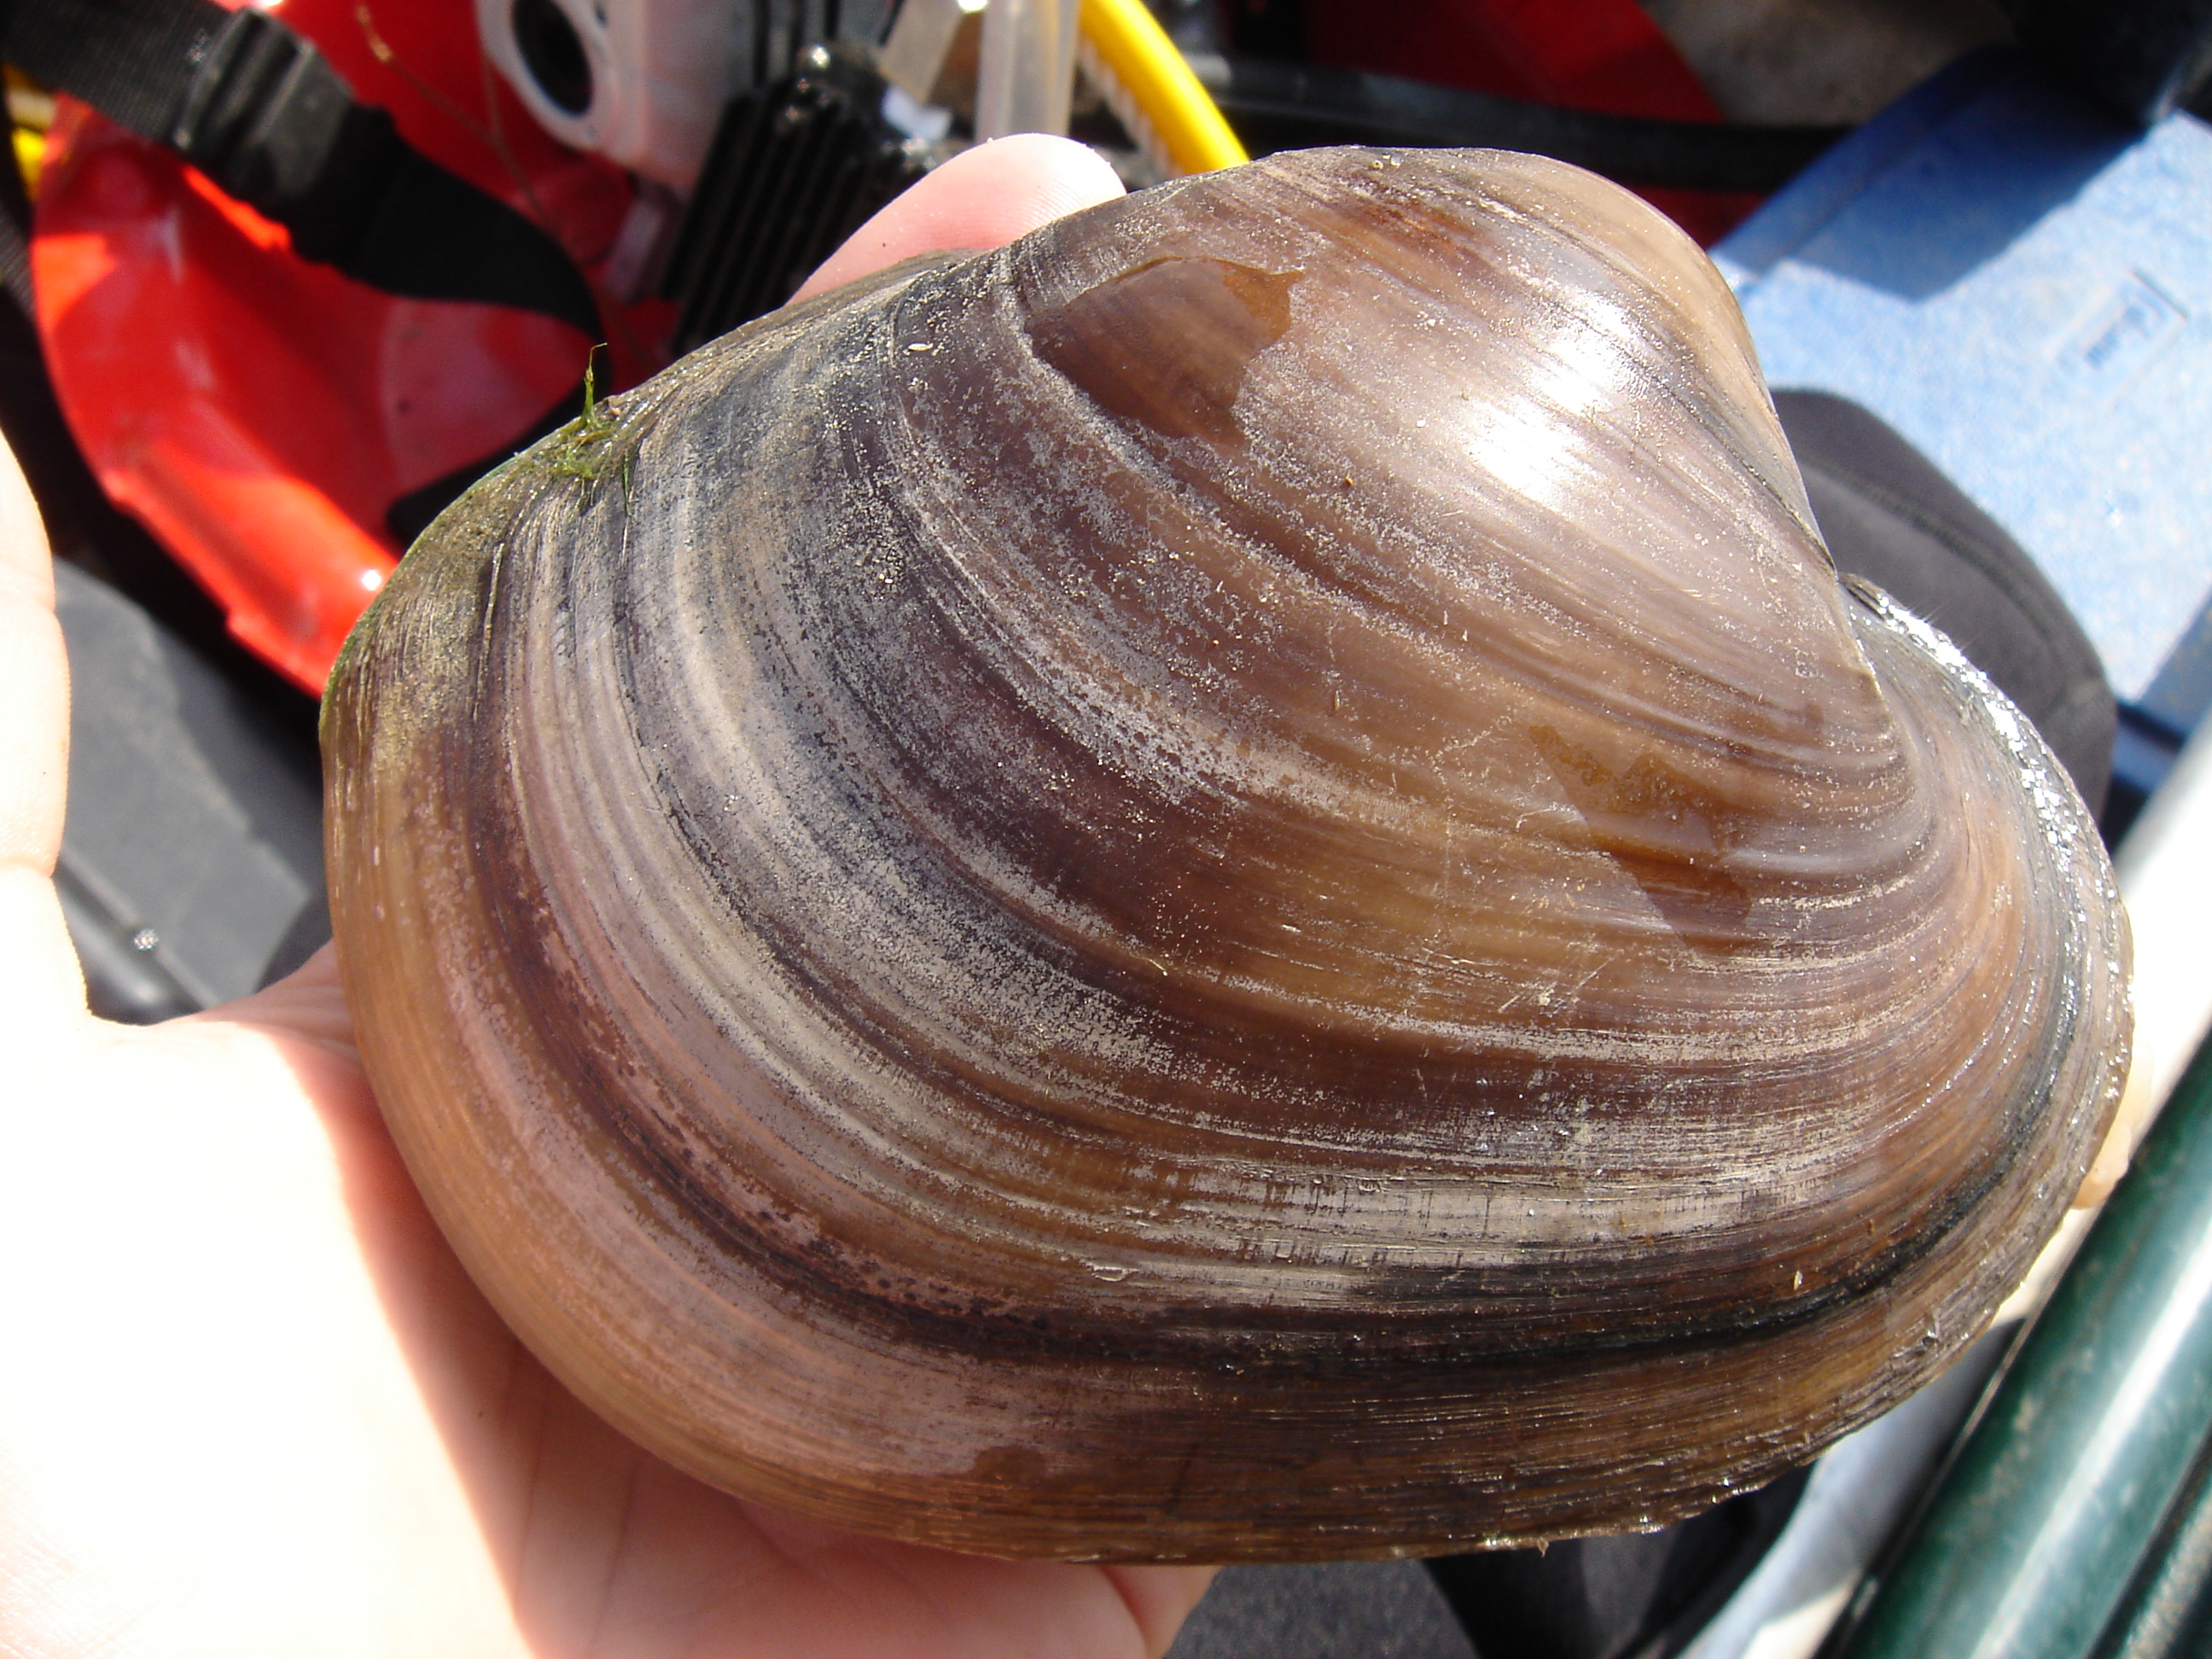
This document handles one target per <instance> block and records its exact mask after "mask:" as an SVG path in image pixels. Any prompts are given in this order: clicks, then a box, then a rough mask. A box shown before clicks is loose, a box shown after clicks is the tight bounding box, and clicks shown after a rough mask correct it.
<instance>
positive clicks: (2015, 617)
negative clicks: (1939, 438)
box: [1774, 392, 2117, 812]
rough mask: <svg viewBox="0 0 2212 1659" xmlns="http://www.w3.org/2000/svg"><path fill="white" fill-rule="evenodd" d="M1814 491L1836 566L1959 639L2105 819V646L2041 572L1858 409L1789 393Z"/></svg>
mask: <svg viewBox="0 0 2212 1659" xmlns="http://www.w3.org/2000/svg"><path fill="white" fill-rule="evenodd" d="M1774 407H1775V410H1776V412H1777V413H1778V414H1779V415H1780V416H1781V417H1782V427H1783V430H1784V432H1785V433H1786V434H1787V435H1789V439H1790V447H1791V448H1792V449H1793V450H1795V451H1796V456H1797V465H1798V468H1799V470H1800V471H1802V473H1803V474H1804V477H1805V493H1806V495H1808V497H1809V498H1810V499H1811V501H1812V503H1813V513H1814V517H1816V518H1817V519H1818V520H1820V533H1821V535H1822V537H1823V538H1825V539H1826V542H1827V544H1828V550H1829V551H1830V552H1831V553H1832V554H1833V555H1834V556H1835V560H1836V568H1838V570H1840V571H1842V572H1843V573H1844V574H1847V575H1853V576H1861V577H1863V578H1865V579H1866V580H1869V581H1870V582H1872V583H1874V584H1875V586H1877V587H1880V588H1881V589H1882V590H1883V591H1884V592H1887V593H1888V594H1889V595H1890V596H1891V597H1892V598H1893V599H1897V600H1898V601H1899V603H1900V604H1902V605H1904V606H1905V608H1906V609H1907V610H1908V611H1912V612H1913V613H1914V614H1916V615H1917V616H1920V617H1925V618H1926V619H1927V620H1928V621H1929V622H1931V623H1934V624H1935V625H1936V627H1937V628H1940V629H1942V630H1943V632H1944V633H1946V634H1948V635H1950V637H1951V639H1952V641H1954V643H1955V644H1956V645H1957V646H1958V647H1959V648H1960V650H1961V651H1963V652H1965V653H1966V656H1967V658H1968V659H1969V660H1971V661H1972V663H1973V664H1974V665H1975V666H1976V667H1978V668H1979V669H1980V670H1981V671H1983V672H1984V674H1987V675H1988V676H1989V677H1990V678H1991V679H1992V680H1994V681H1996V684H1997V685H1998V687H1999V688H2000V689H2001V690H2003V692H2004V694H2005V695H2006V696H2008V697H2010V698H2011V699H2012V700H2013V702H2015V704H2017V705H2018V706H2019V708H2020V710H2021V713H2022V714H2026V715H2027V717H2028V719H2029V720H2033V722H2034V723H2035V727H2036V730H2037V731H2039V732H2041V733H2042V734H2043V740H2044V741H2045V743H2047V744H2050V745H2051V749H2052V750H2053V751H2054V752H2056V753H2057V757H2058V758H2059V761H2060V762H2061V763H2063V765H2064V766H2065V768H2066V769H2067V771H2068V773H2069V774H2070V775H2072V777H2073V779H2074V783H2075V787H2076V788H2078V789H2079V790H2081V798H2082V799H2083V800H2085V801H2086V802H2087V803H2088V805H2089V810H2090V811H2092V812H2096V811H2102V810H2103V806H2104V802H2105V794H2106V789H2107V787H2109V785H2110V783H2111V780H2112V734H2113V729H2114V726H2115V724H2116V718H2117V711H2116V708H2115V704H2114V702H2113V698H2112V686H2111V685H2110V684H2108V683H2107V682H2106V678H2105V671H2104V667H2103V665H2102V664H2101V663H2100V661H2099V660H2098V657H2097V651H2096V647H2094V646H2093V645H2091V644H2090V643H2089V640H2088V636H2087V635H2085V634H2084V633H2082V631H2081V624H2080V623H2077V622H2075V620H2074V617H2073V613H2072V612H2070V611H2068V610H2067V608H2066V603H2065V601H2064V600H2063V599H2060V598H2059V597H2058V595H2057V592H2055V591H2053V589H2052V588H2051V584H2050V582H2049V581H2047V580H2045V577H2044V575H2043V573H2042V572H2041V571H2039V570H2038V569H2037V568H2035V563H2034V562H2033V560H2032V559H2030V558H2029V557H2028V556H2027V554H2026V553H2025V552H2023V551H2022V550H2021V547H2020V544H2018V543H2017V542H2015V541H2014V540H2013V538H2011V537H2010V536H2008V535H2007V534H2006V533H2005V532H2004V531H2003V530H2002V529H2001V528H2000V527H1999V526H1997V524H1996V522H1995V520H1992V519H1990V516H1989V515H1988V514H1987V513H1984V512H1983V511H1982V510H1981V508H1979V507H1976V506H1975V505H1974V503H1973V502H1972V501H1970V500H1968V499H1967V498H1966V495H1964V494H1962V493H1961V492H1960V489H1959V488H1958V487H1957V486H1956V485H1955V484H1954V483H1952V482H1951V481H1950V480H1949V479H1948V478H1946V477H1944V476H1943V475H1942V473H1941V472H1938V471H1936V468H1935V467H1934V466H1933V465H1930V464H1929V461H1928V460H1927V459H1926V458H1925V457H1923V455H1922V454H1921V453H1919V451H1917V450H1916V449H1914V448H1913V447H1912V446H1911V444H1909V443H1907V442H1906V441H1905V440H1904V439H1903V438H1902V437H1900V436H1899V435H1898V434H1897V433H1895V432H1894V431H1893V430H1891V429H1890V428H1888V427H1887V426H1886V425H1884V424H1883V423H1882V422H1881V421H1880V420H1878V419H1877V418H1876V417H1875V416H1873V415H1871V414H1869V412H1868V411H1867V410H1864V409H1862V408H1861V407H1860V406H1859V405H1858V404H1854V403H1850V402H1848V401H1847V400H1845V399H1844V398H1837V397H1832V396H1831V395H1829V394H1828V393H1826V392H1776V393H1775V394H1774Z"/></svg>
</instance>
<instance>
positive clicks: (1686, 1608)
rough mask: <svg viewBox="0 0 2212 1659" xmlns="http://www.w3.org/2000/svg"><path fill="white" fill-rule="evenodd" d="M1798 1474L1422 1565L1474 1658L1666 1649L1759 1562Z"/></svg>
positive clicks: (1577, 1656)
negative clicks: (1659, 1517)
mask: <svg viewBox="0 0 2212 1659" xmlns="http://www.w3.org/2000/svg"><path fill="white" fill-rule="evenodd" d="M1806 1479H1807V1472H1806V1471H1805V1470H1803V1469H1794V1470H1792V1471H1791V1472H1790V1474H1785V1475H1784V1476H1783V1477H1782V1478H1781V1479H1780V1480H1776V1481H1774V1482H1772V1483H1771V1485H1768V1486H1763V1487H1761V1488H1760V1489H1759V1491H1757V1492H1746V1493H1744V1494H1742V1495H1741V1497H1736V1498H1730V1499H1729V1500H1728V1501H1727V1502H1726V1503H1724V1504H1720V1505H1718V1506H1717V1507H1716V1508H1714V1509H1711V1510H1706V1511H1705V1513H1704V1514H1703V1515H1699V1516H1692V1518H1691V1519H1690V1520H1687V1521H1684V1522H1680V1523H1678V1524H1676V1525H1674V1526H1672V1527H1666V1528H1662V1529H1661V1530H1659V1531H1657V1532H1650V1533H1631V1534H1626V1535H1625V1536H1621V1537H1617V1538H1575V1539H1569V1540H1567V1541H1565V1542H1563V1543H1558V1544H1554V1545H1553V1546H1552V1547H1550V1548H1549V1549H1545V1550H1533V1549H1529V1550H1492V1551H1488V1552H1484V1553H1476V1554H1471V1555H1449V1556H1442V1557H1439V1558H1437V1559H1435V1560H1432V1561H1431V1562H1429V1563H1428V1568H1429V1572H1430V1574H1431V1577H1434V1578H1435V1580H1436V1581H1437V1588H1438V1589H1442V1590H1443V1593H1444V1599H1445V1600H1447V1601H1449V1602H1450V1603H1451V1605H1452V1611H1453V1612H1454V1613H1455V1614H1457V1615H1458V1618H1459V1621H1460V1623H1461V1625H1462V1626H1463V1627H1464V1628H1465V1629H1466V1631H1467V1632H1468V1636H1469V1637H1471V1638H1473V1639H1474V1646H1475V1650H1476V1652H1478V1653H1480V1654H1481V1655H1482V1656H1483V1659H1667V1656H1669V1655H1672V1654H1675V1653H1679V1652H1680V1650H1682V1648H1683V1647H1684V1646H1686V1644H1688V1642H1689V1641H1690V1639H1691V1638H1692V1637H1694V1636H1695V1635H1696V1634H1697V1633H1698V1632H1699V1631H1700V1630H1701V1629H1703V1628H1704V1627H1705V1622H1706V1621H1707V1620H1710V1619H1711V1617H1712V1616H1713V1614H1714V1613H1717V1611H1719V1609H1720V1607H1721V1604H1722V1603H1723V1602H1724V1601H1727V1600H1728V1598H1729V1596H1730V1595H1733V1594H1734V1593H1735V1588H1736V1586H1737V1585H1738V1584H1740V1583H1742V1582H1743V1580H1744V1577H1745V1576H1746V1575H1747V1574H1748V1573H1749V1572H1750V1571H1751V1570H1752V1569H1753V1567H1755V1566H1757V1565H1759V1558H1760V1557H1761V1556H1763V1555H1765V1553H1766V1548H1767V1546H1768V1545H1770V1544H1771V1543H1772V1542H1773V1541H1774V1539H1775V1536H1776V1534H1778V1533H1779V1532H1780V1531H1781V1530H1782V1528H1783V1525H1784V1522H1787V1521H1788V1520H1789V1518H1790V1511H1791V1510H1794V1509H1795V1508H1796V1505H1797V1499H1798V1498H1799V1496H1800V1495H1801V1494H1802V1492H1804V1489H1805V1481H1806Z"/></svg>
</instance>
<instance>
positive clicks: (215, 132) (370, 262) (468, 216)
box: [0, 0, 599, 337]
mask: <svg viewBox="0 0 2212 1659" xmlns="http://www.w3.org/2000/svg"><path fill="white" fill-rule="evenodd" d="M0 59H4V60H5V61H6V62H8V63H10V64H15V66H16V67H17V68H19V69H21V70H23V71H25V72H26V73H27V74H29V75H31V76H34V77H36V78H37V79H39V80H40V81H43V82H46V83H47V84H48V85H50V86H53V87H58V88H60V89H61V90H63V91H64V92H67V93H70V94H72V95H74V96H76V97H78V98H81V99H82V100H84V101H85V102H87V103H88V104H90V105H92V106H93V107H94V108H95V109H98V110H100V112H102V113H103V114H105V115H106V116H108V117H109V118H112V119H113V120H116V121H118V122H120V123H121V124H122V125H125V126H127V127H129V128H131V130H132V131H135V132H137V133H140V134H142V135H143V136H144V137H149V138H151V139H153V140H155V142H157V143H162V144H166V145H167V146H169V147H170V148H172V149H175V150H176V151H177V152H178V153H179V154H180V155H183V156H184V158H185V160H186V161H190V162H191V163H192V165H193V166H195V167H198V168H199V169H200V171H201V172H203V173H205V174H206V175H207V176H208V177H209V178H210V179H211V180H213V181H214V183H215V184H216V185H219V186H220V187H221V188H222V190H223V191H225V192H226V193H228V194H229V195H230V196H232V197H235V198H236V199H237V200H239V201H241V202H244V203H246V204H247V205H248V206H250V207H252V208H253V209H254V210H256V211H258V212H259V213H262V214H264V215H265V216H267V217H269V218H270V219H273V220H275V221H276V222H277V223H279V224H282V225H283V226H285V227H286V228H288V229H289V230H290V231H291V233H292V246H293V247H294V249H295V251H296V252H299V253H300V254H301V256H302V257H303V258H309V259H313V260H316V261H318V262H319V263H322V264H330V265H333V266H335V267H337V269H338V270H341V271H343V272H344V273H345V274H346V275H347V276H351V277H353V278H354V279H355V280H356V281H357V282H362V283H368V284H369V285H370V286H372V287H374V288H377V289H382V290H383V291H384V292H386V293H387V294H399V295H407V296H409V297H410V298H412V299H419V300H466V301H478V302H482V303H485V304H491V305H507V306H516V307H521V308H523V309H525V310H530V311H537V312H542V313H544V314H545V315H547V316H550V317H555V318H557V319H560V320H561V321H562V322H564V323H568V324H570V325H574V327H576V328H578V329H580V330H581V331H583V332H585V333H586V334H588V335H591V336H592V337H597V336H598V333H599V308H598V307H597V305H596V304H595V303H594V301H593V300H592V293H591V289H589V287H588V286H586V283H585V282H584V279H583V276H581V274H580V272H579V271H578V270H576V268H575V266H574V264H573V263H572V262H571V261H570V260H569V258H568V255H567V254H566V253H565V252H563V251H562V248H561V246H560V245H559V244H558V243H557V242H556V241H555V240H553V239H552V238H551V237H550V236H549V235H548V234H546V233H545V232H544V231H543V230H542V229H540V228H538V226H537V225H535V224H533V223H532V222H530V221H529V220H528V219H526V218H525V217H524V216H522V215H520V214H519V213H517V212H516V211H515V210H513V209H512V208H510V207H508V206H507V204H505V203H504V202H501V201H500V200H499V199H498V198H497V197H493V196H489V195H487V194H486V193H485V192H483V191H480V190H478V189H477V187H476V186H475V185H471V184H470V183H469V182H468V181H467V180H465V179H461V178H459V177H458V176H457V175H455V174H453V173H449V172H447V170H446V169H445V168H443V167H439V166H438V165H437V164H436V163H435V162H434V161H430V160H429V159H428V157H427V156H424V155H422V154H421V153H420V152H419V151H417V150H416V149H412V148H410V146H409V145H408V144H407V143H406V141H405V140H404V139H403V138H402V137H400V136H399V132H398V128H397V127H395V126H394V125H392V118H391V116H390V115H389V114H387V113H386V112H385V111H383V110H381V109H378V108H376V107H374V106H371V105H367V104H362V103H360V102H357V101H356V100H355V98H354V96H353V89H352V88H350V87H349V86H348V85H347V83H346V82H345V79H344V77H343V76H341V75H339V74H338V72H337V70H334V69H332V68H331V65H330V64H329V62H328V60H326V59H325V58H324V57H323V55H322V53H321V52H319V51H317V50H316V49H315V47H314V46H313V43H312V42H310V41H308V40H306V39H304V38H303V37H302V36H301V35H299V34H297V33H294V32H293V31H292V30H291V29H289V28H288V27H285V26H284V25H283V24H282V23H280V22H278V21H276V20H275V19H274V18H272V17H270V16H269V15H266V14H265V13H263V12H258V11H254V10H252V9H244V10H239V11H228V10H226V9H224V8H222V6H219V5H217V4H216V3H215V0H0Z"/></svg>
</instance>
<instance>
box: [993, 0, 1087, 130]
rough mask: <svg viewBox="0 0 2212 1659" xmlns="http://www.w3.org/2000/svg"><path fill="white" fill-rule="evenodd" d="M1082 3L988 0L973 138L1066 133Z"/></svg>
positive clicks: (1072, 1)
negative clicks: (1012, 133) (1077, 14)
mask: <svg viewBox="0 0 2212 1659" xmlns="http://www.w3.org/2000/svg"><path fill="white" fill-rule="evenodd" d="M1077 4H1078V0H990V4H988V5H987V6H986V7H985V8H984V9H983V53H982V64H981V68H980V70H979V72H978V77H977V84H976V88H975V136H976V137H978V138H986V139H988V138H1003V137H1006V135H1007V134H1008V133H1010V132H1066V131H1067V112H1068V104H1069V101H1070V99H1071V97H1072V94H1073V90H1074V85H1075V19H1076V8H1077Z"/></svg>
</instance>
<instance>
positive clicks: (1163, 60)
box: [1079, 0, 1249, 174]
mask: <svg viewBox="0 0 2212 1659" xmlns="http://www.w3.org/2000/svg"><path fill="white" fill-rule="evenodd" d="M1081 19H1082V21H1081V23H1080V25H1079V40H1080V46H1081V49H1082V58H1083V65H1084V69H1085V71H1086V72H1087V73H1088V74H1089V75H1090V76H1091V79H1092V80H1093V81H1094V82H1097V86H1098V88H1099V92H1100V94H1102V95H1103V97H1104V99H1105V100H1106V106H1107V107H1108V108H1109V109H1110V110H1112V111H1113V112H1114V114H1115V118H1117V119H1118V120H1120V121H1121V125H1123V126H1125V127H1127V128H1128V129H1129V136H1130V137H1132V138H1133V139H1135V140H1136V142H1137V144H1138V147H1139V149H1143V150H1144V151H1145V153H1146V155H1148V156H1150V157H1151V159H1152V162H1153V164H1154V165H1155V166H1158V167H1159V168H1160V169H1161V171H1162V172H1164V173H1170V174H1181V173H1211V172H1212V171H1213V170H1214V169H1215V168H1217V167H1235V166H1237V164H1238V163H1239V162H1242V161H1246V160H1248V159H1249V158H1248V157H1247V156H1246V155H1245V154H1244V146H1243V145H1242V144H1241V143H1237V135H1236V134H1235V133H1233V132H1231V131H1230V130H1229V123H1228V122H1226V121H1225V120H1223V119H1222V118H1221V112H1220V111H1219V110H1218V109H1216V108H1215V107H1214V106H1213V100H1212V99H1211V98H1210V97H1208V96H1207V95H1206V88H1204V87H1202V86H1200V85H1199V83H1198V77H1197V76H1194V75H1193V74H1192V73H1191V72H1190V65H1189V64H1187V63H1185V62H1184V61H1183V57H1182V52H1178V51H1177V50H1176V44H1175V42H1174V41H1172V40H1169V39H1168V37H1167V33H1166V32H1165V31H1164V29H1162V28H1161V27H1160V26H1159V24H1158V21H1155V20H1154V18H1153V16H1152V13H1151V12H1149V11H1147V10H1146V9H1145V7H1144V3H1143V0H1082V13H1081Z"/></svg>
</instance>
